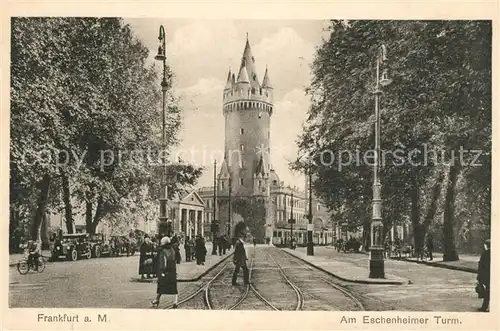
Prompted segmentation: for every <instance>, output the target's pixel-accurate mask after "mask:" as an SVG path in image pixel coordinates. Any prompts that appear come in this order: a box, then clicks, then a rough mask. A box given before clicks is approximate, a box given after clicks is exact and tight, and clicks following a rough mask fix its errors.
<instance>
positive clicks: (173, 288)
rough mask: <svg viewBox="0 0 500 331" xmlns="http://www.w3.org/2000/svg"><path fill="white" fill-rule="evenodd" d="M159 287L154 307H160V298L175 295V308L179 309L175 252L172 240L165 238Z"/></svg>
mask: <svg viewBox="0 0 500 331" xmlns="http://www.w3.org/2000/svg"><path fill="white" fill-rule="evenodd" d="M158 262H159V265H158V285H157V287H156V300H154V301H151V305H152V306H153V307H158V305H159V303H160V297H161V296H162V295H163V294H167V295H174V307H173V308H177V302H178V299H179V295H178V291H177V270H176V261H175V251H174V249H173V247H172V243H171V241H170V238H168V237H163V238H162V239H161V241H160V251H159V259H158Z"/></svg>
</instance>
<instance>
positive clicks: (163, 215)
mask: <svg viewBox="0 0 500 331" xmlns="http://www.w3.org/2000/svg"><path fill="white" fill-rule="evenodd" d="M158 41H159V46H158V54H157V55H156V56H155V60H157V61H161V62H163V79H162V81H161V84H160V85H161V91H162V94H163V102H162V131H161V147H162V172H161V193H160V199H159V200H160V224H159V227H158V228H159V231H158V232H159V235H160V237H162V236H165V235H167V236H170V235H171V234H172V224H171V222H169V221H168V213H167V209H168V208H167V203H168V185H167V164H166V157H165V150H166V141H165V108H166V94H167V89H168V83H167V77H166V76H167V55H166V53H167V46H166V36H165V28H163V25H160V33H159V36H158Z"/></svg>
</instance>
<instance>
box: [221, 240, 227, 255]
mask: <svg viewBox="0 0 500 331" xmlns="http://www.w3.org/2000/svg"><path fill="white" fill-rule="evenodd" d="M227 246H228V240H227V237H226V235H223V236H222V255H226V250H227V248H228V247H227Z"/></svg>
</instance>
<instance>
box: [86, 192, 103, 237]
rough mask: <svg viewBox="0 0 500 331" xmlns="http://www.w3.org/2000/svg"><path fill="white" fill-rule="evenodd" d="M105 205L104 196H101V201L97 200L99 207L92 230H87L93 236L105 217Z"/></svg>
mask: <svg viewBox="0 0 500 331" xmlns="http://www.w3.org/2000/svg"><path fill="white" fill-rule="evenodd" d="M103 204H104V201H103V199H102V196H100V197H99V200H97V207H96V210H95V215H94V221H93V222H92V226H91V228H90V231H88V230H87V232H88V233H91V234H94V233H95V230H96V228H97V225H98V224H99V222H100V221H101V218H102V216H103V213H102V211H103V207H104V206H103Z"/></svg>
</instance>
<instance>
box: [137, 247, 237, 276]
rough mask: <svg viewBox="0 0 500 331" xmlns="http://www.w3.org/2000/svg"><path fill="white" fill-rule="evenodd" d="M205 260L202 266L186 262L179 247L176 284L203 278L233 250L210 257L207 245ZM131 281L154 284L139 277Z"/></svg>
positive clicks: (230, 254)
mask: <svg viewBox="0 0 500 331" xmlns="http://www.w3.org/2000/svg"><path fill="white" fill-rule="evenodd" d="M205 246H206V247H207V258H206V261H205V264H204V265H197V264H196V260H193V261H191V262H186V257H185V256H184V255H185V252H184V248H183V246H181V263H180V264H178V265H177V281H178V282H196V281H198V280H200V279H201V278H202V277H203V276H205V275H206V274H207V273H209V272H210V271H211V270H213V269H214V268H215V267H217V266H218V265H219V264H221V263H223V262H224V261H227V260H228V259H229V258H230V256H232V255H233V252H234V250H230V251H226V255H222V256H219V255H212V243H207V244H206V245H205ZM132 281H135V282H139V283H155V282H156V279H155V278H149V279H148V278H146V279H141V278H140V277H139V276H137V277H133V278H132Z"/></svg>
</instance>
